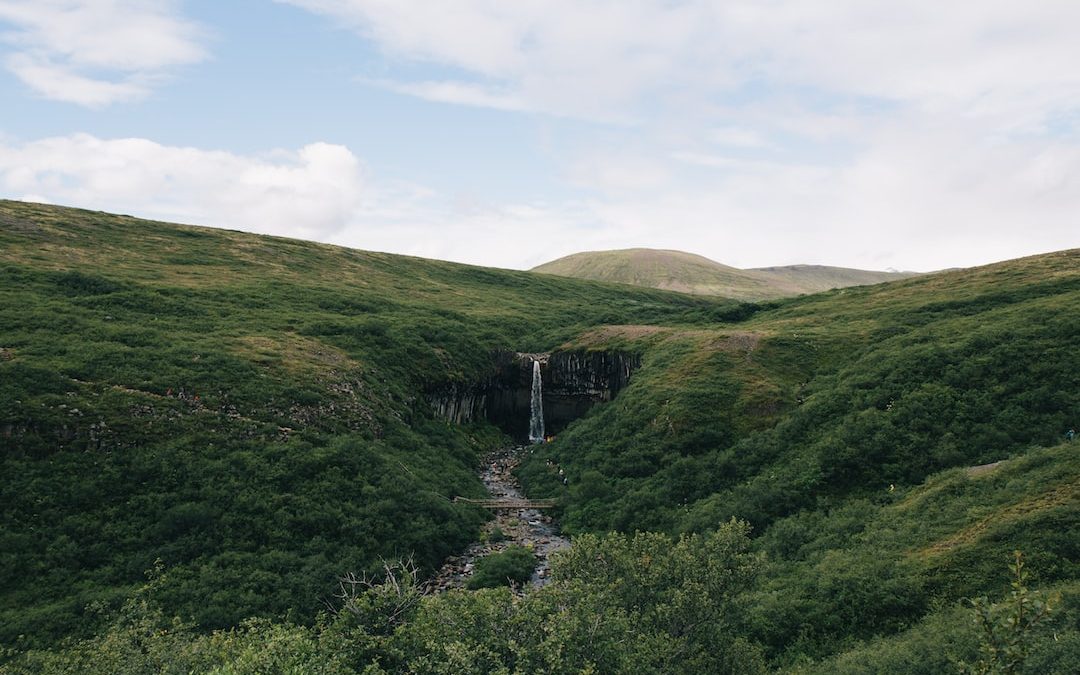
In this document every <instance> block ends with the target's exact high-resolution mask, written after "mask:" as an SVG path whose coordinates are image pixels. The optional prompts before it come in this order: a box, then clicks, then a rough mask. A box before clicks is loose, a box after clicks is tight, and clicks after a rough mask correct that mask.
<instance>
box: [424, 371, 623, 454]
mask: <svg viewBox="0 0 1080 675" xmlns="http://www.w3.org/2000/svg"><path fill="white" fill-rule="evenodd" d="M533 361H539V362H540V374H541V378H542V380H543V390H544V422H545V426H546V429H547V432H548V433H549V434H557V433H558V432H559V431H561V430H562V429H564V428H566V425H567V424H569V423H570V422H572V421H573V420H575V419H577V418H579V417H581V416H582V415H584V414H585V412H586V411H588V409H589V408H591V407H592V406H594V405H596V404H597V403H602V402H605V401H610V400H611V399H613V398H614V397H615V395H616V394H618V392H619V390H620V389H622V388H623V387H625V386H626V385H627V383H628V382H629V381H630V376H631V374H632V373H633V371H634V370H635V369H636V368H637V367H638V366H640V365H641V357H640V356H639V355H637V354H631V353H627V352H614V351H585V350H574V351H556V352H550V353H546V352H545V353H532V354H530V353H523V352H502V351H500V352H495V353H494V354H493V355H492V368H491V371H490V372H489V375H488V376H487V377H484V378H482V379H481V380H479V381H476V382H472V383H447V384H444V385H441V386H437V387H434V388H432V389H431V390H430V391H429V392H428V395H427V400H428V402H429V403H430V405H431V407H432V409H433V410H434V411H435V412H436V414H438V415H440V416H442V417H445V418H446V419H448V420H451V421H453V422H456V423H459V424H463V423H468V422H472V421H476V420H481V419H486V420H488V421H490V422H492V423H493V424H495V425H497V426H498V427H500V428H501V429H502V430H503V431H505V432H506V433H508V434H510V435H511V436H513V437H514V438H518V439H524V438H526V437H527V436H528V431H529V399H530V396H531V389H532V363H533Z"/></svg>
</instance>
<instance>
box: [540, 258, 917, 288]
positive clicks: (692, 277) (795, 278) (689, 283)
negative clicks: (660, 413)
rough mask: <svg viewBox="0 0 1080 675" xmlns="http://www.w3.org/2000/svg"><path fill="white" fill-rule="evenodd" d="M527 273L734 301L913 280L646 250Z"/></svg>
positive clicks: (896, 275)
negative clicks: (740, 265)
mask: <svg viewBox="0 0 1080 675" xmlns="http://www.w3.org/2000/svg"><path fill="white" fill-rule="evenodd" d="M532 271H533V272H540V273H543V274H554V275H557V276H563V277H574V278H576V279H591V280H593V281H610V282H615V283H620V284H630V285H633V286H646V287H649V288H661V289H665V290H671V291H679V292H680V293H691V294H694V295H715V296H720V297H725V298H735V299H739V300H766V299H772V298H782V297H788V296H793V295H802V294H804V293H817V292H820V291H827V290H830V289H832V288H844V287H847V286H862V285H866V284H878V283H882V282H886V281H896V280H898V279H904V278H907V277H910V276H914V274H913V273H909V272H871V271H867V270H856V269H848V268H844V267H828V266H825V265H790V266H784V267H761V268H755V269H745V270H741V269H737V268H735V267H729V266H727V265H722V264H720V263H718V262H715V261H713V260H709V259H708V258H705V257H702V256H699V255H694V254H692V253H684V252H682V251H664V250H656V249H648V248H631V249H625V250H619V251H589V252H585V253H575V254H573V255H569V256H566V257H564V258H559V259H558V260H553V261H551V262H548V263H544V264H543V265H538V266H537V267H534V268H533V269H532Z"/></svg>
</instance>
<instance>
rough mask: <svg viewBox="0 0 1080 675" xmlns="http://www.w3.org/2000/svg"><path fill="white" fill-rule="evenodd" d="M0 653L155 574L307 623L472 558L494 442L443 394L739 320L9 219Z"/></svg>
mask: <svg viewBox="0 0 1080 675" xmlns="http://www.w3.org/2000/svg"><path fill="white" fill-rule="evenodd" d="M0 279H2V282H0V349H2V352H0V401H3V405H2V406H0V447H2V449H3V453H2V456H0V463H2V465H0V475H3V476H4V480H3V482H2V483H0V505H2V506H0V563H2V564H0V626H2V627H3V628H2V629H0V642H10V640H12V639H13V638H14V636H16V635H18V634H27V635H29V636H31V638H32V639H34V640H38V641H47V640H49V639H50V638H51V637H52V636H56V635H60V634H65V633H68V632H71V631H73V630H79V629H82V630H88V629H91V628H92V627H93V622H89V621H84V620H83V619H82V618H81V615H82V614H83V608H84V607H86V606H87V605H88V604H89V603H91V602H92V601H104V602H106V603H114V602H116V599H117V598H119V597H120V596H122V595H123V594H124V593H126V591H127V590H128V589H130V588H131V587H132V585H134V584H137V583H139V582H140V581H141V580H142V579H143V572H144V571H145V570H147V569H149V568H151V567H152V566H153V565H154V562H155V559H158V558H160V559H161V560H162V561H163V562H164V563H165V564H166V565H167V567H168V569H169V575H170V579H171V583H170V585H169V586H168V589H167V592H166V596H167V597H168V598H169V599H170V604H169V606H168V607H167V609H168V611H170V612H174V611H175V612H178V613H181V614H184V615H194V616H195V617H196V618H197V619H198V620H199V621H200V622H201V623H202V624H203V625H207V626H225V625H231V624H232V623H235V622H236V621H237V620H239V619H240V618H242V617H245V616H248V615H253V614H260V615H278V614H281V613H283V612H285V611H286V610H291V611H293V612H294V614H295V616H297V617H298V618H305V617H310V616H311V615H312V614H313V612H314V611H315V610H316V609H318V608H319V606H320V602H319V598H320V597H326V596H327V595H328V593H329V592H330V591H331V590H332V589H333V582H334V579H335V577H336V575H338V574H341V573H343V572H345V571H347V570H357V569H366V568H368V567H370V566H372V565H374V564H375V563H376V562H377V559H378V557H379V556H397V555H403V554H409V553H413V554H415V555H416V557H417V560H418V562H420V563H421V564H422V565H424V566H426V567H429V568H430V567H431V566H433V565H435V564H437V563H438V562H439V561H440V560H441V558H442V557H444V556H445V555H446V554H447V553H448V552H449V551H451V550H452V549H455V548H460V547H461V546H462V545H463V544H464V543H465V542H467V541H469V540H471V539H472V538H473V537H474V535H475V532H476V528H477V527H478V525H479V522H480V521H479V519H480V516H479V515H478V514H477V513H475V512H474V511H471V510H469V509H467V508H463V507H458V506H454V505H451V504H450V503H448V502H447V501H446V498H445V496H451V495H455V494H478V493H479V492H480V491H481V490H482V487H481V485H480V484H479V481H478V480H477V478H476V476H475V473H474V470H473V468H474V463H475V461H476V452H477V450H476V447H477V443H475V442H472V441H470V438H469V437H468V436H467V435H466V434H465V433H463V431H462V430H460V429H456V428H453V427H451V426H450V425H447V424H445V423H441V422H437V421H433V420H432V419H430V416H429V413H428V412H427V410H426V406H425V404H424V402H423V398H422V393H423V391H424V389H425V387H426V386H428V385H430V384H431V383H438V382H443V381H447V380H468V379H470V378H472V377H475V376H476V375H477V374H478V373H479V372H480V371H481V370H482V369H483V367H484V366H485V364H486V363H487V362H488V356H487V355H488V351H489V350H490V349H493V348H512V349H521V350H539V349H544V348H548V347H550V346H552V345H554V344H558V343H559V342H561V341H563V340H565V339H566V338H568V337H570V336H572V335H574V334H576V333H578V332H580V331H581V330H582V329H583V328H585V327H588V326H592V325H596V324H600V323H606V322H615V323H619V322H626V321H629V320H634V321H638V320H641V317H645V319H644V320H646V321H648V320H650V318H649V317H651V318H652V320H656V321H662V322H665V323H670V322H676V323H683V322H689V323H691V324H692V323H695V322H697V323H701V322H707V321H712V320H715V318H716V316H718V315H720V314H723V313H724V312H726V311H729V310H730V308H731V307H732V305H731V303H727V304H725V303H722V302H717V301H711V300H708V299H699V298H691V297H688V296H681V295H677V294H669V293H663V292H659V291H651V290H645V289H642V290H634V289H627V288H625V287H616V286H600V285H597V284H591V283H586V282H581V281H576V280H570V279H558V278H554V277H541V276H537V275H530V274H526V273H521V272H506V271H499V270H489V269H483V268H477V267H468V266H464V265H455V264H450V263H441V262H434V261H429V260H422V259H417V258H407V257H402V256H392V255H384V254H378V253H365V252H360V251H351V250H347V249H341V248H336V247H330V246H322V245H318V244H312V243H306V242H300V241H293V240H286V239H278V238H271V237H262V236H256V235H250V234H242V233H238V232H228V231H221V230H211V229H203V228H194V227H183V226H174V225H167V224H161V223H149V222H145V221H140V220H137V219H133V218H128V217H122V216H111V215H107V214H101V213H93V212H88V211H79V210H74V209H63V208H56V207H46V206H39V205H32V204H23V203H17V202H0Z"/></svg>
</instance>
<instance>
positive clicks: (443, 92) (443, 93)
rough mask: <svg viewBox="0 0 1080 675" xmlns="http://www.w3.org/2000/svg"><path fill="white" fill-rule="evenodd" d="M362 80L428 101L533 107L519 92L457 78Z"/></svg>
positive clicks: (507, 107)
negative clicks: (445, 79)
mask: <svg viewBox="0 0 1080 675" xmlns="http://www.w3.org/2000/svg"><path fill="white" fill-rule="evenodd" d="M358 81H359V82H362V83H364V84H371V85H374V86H377V87H382V88H385V89H389V90H391V91H396V92H398V93H400V94H408V95H410V96H416V97H417V98H422V99H426V100H428V101H437V102H440V103H457V104H459V105H470V106H476V107H480V108H494V109H496V110H512V111H526V110H529V106H528V105H527V104H526V103H525V102H524V101H523V100H522V99H521V97H520V96H519V95H517V94H514V93H511V92H506V91H498V90H495V89H491V88H490V87H485V86H482V85H476V84H472V83H469V82H454V81H449V80H447V81H428V82H395V81H393V80H378V79H371V78H358Z"/></svg>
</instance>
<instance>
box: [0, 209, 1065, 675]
mask: <svg viewBox="0 0 1080 675" xmlns="http://www.w3.org/2000/svg"><path fill="white" fill-rule="evenodd" d="M0 280H2V283H0V449H2V454H0V476H2V477H3V479H2V481H0V505H2V506H0V645H3V646H6V647H14V648H15V649H16V652H13V653H7V654H0V664H2V662H3V661H4V660H8V661H9V662H10V664H11V666H10V667H11V670H12V672H58V671H59V672H82V671H87V670H89V671H97V672H110V668H111V667H112V666H111V665H110V664H124V667H126V668H130V669H131V670H132V671H133V672H142V671H140V668H143V667H142V666H138V665H132V664H142V663H145V664H147V665H146V666H145V668H143V670H149V671H155V672H156V671H162V670H169V669H175V670H176V671H177V672H189V671H192V670H194V671H205V670H211V669H213V668H217V667H224V668H226V669H227V670H228V669H229V668H231V669H232V670H233V671H234V672H245V671H260V672H268V671H274V670H288V668H293V669H294V670H303V671H308V670H320V669H321V670H322V671H323V672H358V671H361V670H363V669H364V667H365V666H366V665H367V664H370V663H374V662H376V661H377V662H378V663H380V664H381V667H382V668H385V669H386V670H387V671H389V672H394V671H406V670H412V671H415V672H490V671H492V670H498V669H499V668H505V669H506V670H507V672H515V670H519V671H522V672H545V671H546V672H578V671H580V670H581V669H583V668H586V667H593V668H594V670H598V671H599V672H619V671H625V672H631V671H634V669H636V672H653V671H655V672H765V671H767V670H779V671H791V672H835V671H839V672H942V670H943V669H945V670H947V669H948V668H953V667H954V665H955V664H954V662H955V661H956V660H958V659H964V660H969V661H970V660H972V659H975V658H978V648H979V640H980V637H979V635H978V634H977V632H976V631H975V630H974V628H973V626H974V623H973V622H972V621H971V618H972V617H971V615H970V610H969V609H968V608H967V606H966V605H965V604H963V599H964V598H967V597H973V596H977V595H987V596H989V597H990V599H991V600H992V601H996V602H1002V601H1006V600H1007V598H1008V591H1009V586H1008V582H1009V579H1008V574H1007V570H1006V563H1007V561H1008V559H1009V558H1010V556H1011V552H1012V551H1013V550H1014V549H1022V550H1023V551H1024V553H1025V555H1026V557H1027V560H1028V564H1029V569H1030V571H1031V574H1032V576H1031V579H1030V583H1031V585H1032V586H1033V587H1035V588H1039V589H1041V590H1044V591H1048V592H1058V593H1060V594H1061V598H1062V599H1061V601H1060V603H1059V606H1058V610H1057V611H1056V613H1055V615H1054V618H1053V623H1052V624H1050V627H1051V628H1052V631H1053V634H1054V635H1056V636H1057V637H1055V638H1053V639H1052V638H1051V637H1049V636H1050V633H1040V634H1039V635H1033V636H1032V641H1031V650H1032V653H1031V657H1030V664H1031V665H1030V668H1029V669H1028V670H1026V671H1023V672H1061V673H1065V672H1070V671H1069V670H1068V667H1069V666H1068V664H1069V663H1075V660H1074V657H1077V656H1080V631H1078V627H1080V587H1078V586H1077V584H1078V583H1080V568H1078V567H1080V565H1078V561H1080V548H1078V547H1080V537H1078V536H1077V532H1080V503H1078V500H1080V456H1078V454H1077V453H1078V449H1080V445H1078V444H1080V441H1076V442H1074V443H1062V438H1063V433H1064V431H1065V430H1066V429H1068V428H1069V427H1076V426H1078V425H1080V312H1077V308H1078V307H1080V250H1073V251H1064V252H1060V253H1054V254H1048V255H1043V256H1035V257H1031V258H1024V259H1020V260H1014V261H1008V262H1004V263H999V264H995V265H989V266H985V267H980V268H973V269H969V270H961V271H955V272H947V273H938V274H932V275H925V276H919V277H916V278H911V279H905V280H900V281H896V282H893V283H889V284H883V285H878V286H860V287H856V288H846V289H841V290H834V291H830V292H827V293H820V294H817V295H809V296H803V297H799V298H792V299H787V300H778V301H773V302H770V303H767V304H757V305H739V304H737V303H734V302H732V301H726V300H720V299H716V298H708V297H701V296H692V295H685V294H679V293H669V292H664V291H660V290H653V289H646V288H634V287H629V286H625V285H617V284H610V283H600V282H590V281H583V280H576V279H568V278H560V277H556V276H551V275H540V274H531V273H526V272H510V271H503V270H493V269H485V268H477V267H469V266H465V265H456V264H451V263H442V262H437V261H430V260H422V259H417V258H409V257H403V256H393V255H387V254H376V253H367V252H363V251H354V250H348V249H342V248H337V247H330V246H323V245H319V244H312V243H307V242H300V241H294V240H287V239H280V238H272V237H263V236H257V235H251V234H244V233H239V232H229V231H221V230H211V229H203V228H196V227H186V226H178V225H169V224H164V223H153V222H147V221H141V220H137V219H134V218H129V217H125V216H113V215H108V214H102V213H94V212H88V211H80V210H75V209H64V208H59V207H48V206H40V205H33V204H23V203H18V202H0ZM558 346H568V347H569V346H573V347H581V348H585V349H620V350H627V351H632V352H636V353H638V354H640V355H641V358H642V366H641V368H640V369H639V370H638V371H636V372H635V373H634V375H633V377H632V379H631V381H630V384H629V385H628V386H627V387H626V388H625V389H624V390H622V392H621V393H620V394H619V396H618V398H616V399H615V400H614V401H612V402H611V403H609V404H606V405H601V406H597V407H595V408H593V409H592V410H590V411H589V413H588V414H586V415H585V416H584V417H583V418H581V419H580V420H578V421H576V422H573V423H571V425H570V426H569V427H568V428H567V429H566V430H565V431H564V432H562V433H561V434H560V435H559V436H558V438H556V439H555V440H554V442H552V443H550V444H547V445H544V446H541V447H538V448H537V449H536V451H535V453H534V454H533V455H532V456H531V459H530V461H528V462H527V463H526V464H525V465H524V466H523V467H522V468H521V477H522V479H523V481H524V483H525V484H526V487H527V489H528V490H529V493H530V494H531V495H533V496H544V495H549V496H553V497H557V498H558V499H559V502H560V505H561V506H560V510H559V512H558V515H559V517H560V518H561V522H562V525H563V527H564V529H566V530H568V531H570V532H572V533H574V534H575V536H577V537H578V541H579V542H580V544H579V545H575V551H574V552H573V553H572V554H571V555H569V556H568V557H567V558H566V560H565V561H563V562H562V563H561V564H560V565H557V566H556V582H555V583H553V584H552V585H551V586H550V587H549V588H547V589H545V590H544V591H543V592H538V593H535V594H531V595H528V596H526V598H525V599H522V600H515V599H514V598H513V596H511V595H510V594H509V593H505V595H504V594H502V593H503V592H502V591H479V592H475V593H462V594H460V595H459V594H450V595H445V596H439V597H432V598H424V599H422V600H419V599H417V600H415V602H414V601H413V600H410V601H409V604H408V605H407V608H405V607H404V606H402V607H400V608H399V607H398V605H395V604H394V603H395V602H396V600H395V598H397V597H399V596H397V595H395V593H396V592H397V591H393V590H392V589H391V590H390V591H386V590H385V589H384V590H382V591H376V592H375V594H374V595H370V596H364V597H365V599H364V601H363V602H362V603H360V609H358V610H357V611H356V613H355V614H352V615H349V616H345V617H342V618H340V619H339V620H329V619H323V620H320V621H318V622H315V623H313V622H314V621H315V618H316V615H317V613H318V611H319V609H320V608H322V607H323V606H324V605H323V601H324V600H327V599H329V598H331V594H332V593H333V592H334V590H335V589H336V585H335V581H336V577H337V576H338V575H339V574H341V573H343V572H345V571H349V570H356V571H363V570H367V571H373V570H375V569H377V568H378V567H379V566H380V558H382V557H387V558H394V557H398V556H403V555H409V554H412V555H413V556H414V557H415V559H416V561H417V562H418V563H419V565H420V567H421V570H422V571H424V570H430V569H431V568H432V567H434V566H435V565H437V564H438V563H439V561H440V560H441V559H442V558H443V557H444V556H445V555H447V554H448V553H449V552H451V551H454V550H457V549H460V548H461V547H463V546H464V544H465V543H466V542H469V541H471V540H472V539H473V538H474V537H475V536H476V534H477V530H478V528H479V525H480V519H481V517H482V516H481V515H480V514H477V513H476V512H475V511H473V510H471V509H470V507H467V506H465V505H461V504H454V503H451V502H450V501H448V499H447V497H449V496H452V495H466V496H478V495H480V494H481V492H482V486H481V485H480V482H479V480H478V479H477V477H476V475H475V469H476V464H477V461H478V457H479V453H480V452H481V451H483V450H484V449H485V448H488V447H491V446H492V444H495V443H499V442H502V441H503V439H501V438H500V437H499V435H498V433H497V432H495V431H494V430H493V429H491V428H490V427H486V426H474V427H458V426H455V425H451V424H449V423H446V422H444V421H440V420H438V419H436V418H435V417H434V415H433V413H432V411H431V410H430V409H429V408H428V406H427V405H426V403H425V401H424V398H423V392H424V391H425V389H426V388H427V387H428V386H430V385H431V384H433V383H445V382H469V381H471V380H473V379H474V378H476V377H479V376H480V375H481V374H482V373H484V369H485V366H486V365H487V362H488V360H489V358H490V356H489V355H490V352H491V350H493V349H515V350H522V351H541V350H549V349H552V348H555V347H558ZM1002 460H1003V461H1002ZM998 461H1002V463H1001V464H997V465H994V466H992V467H986V468H982V469H979V470H974V471H972V470H969V469H970V468H971V467H976V466H980V465H985V464H988V463H993V462H998ZM549 462H550V463H549ZM556 467H557V468H556ZM557 469H562V470H563V473H564V474H565V476H566V477H567V482H568V484H567V485H564V484H563V481H562V480H561V478H560V477H559V474H558V473H557ZM732 518H735V519H737V520H739V521H745V522H746V523H749V525H750V526H752V529H751V530H750V532H749V537H748V536H747V531H746V527H744V526H742V525H738V524H736V525H728V524H726V523H729V521H730V519H732ZM610 530H616V531H621V532H634V531H638V530H641V531H653V532H655V533H657V534H652V535H641V536H640V537H639V538H634V539H626V538H618V537H614V538H606V539H604V538H599V539H598V538H590V537H592V535H593V534H596V533H603V532H607V531H610ZM680 535H683V536H684V539H682V540H678V541H677V540H675V539H672V537H678V536H680ZM690 535H693V536H690ZM579 546H580V548H579ZM159 561H160V563H159ZM597 561H601V562H599V563H598V562H597ZM605 561H606V562H605ZM158 564H160V565H163V566H164V567H163V569H164V572H163V573H162V574H160V575H158V576H157V577H155V579H154V580H153V581H152V582H151V583H150V584H149V585H147V584H146V583H145V577H144V572H145V571H146V570H150V569H153V568H155V566H156V565H158ZM695 598H698V599H702V600H701V602H698V601H696V600H695ZM125 601H127V604H126V605H124V603H125ZM387 603H390V604H389V605H387ZM121 605H124V607H125V608H124V609H123V610H122V611H121V613H120V614H119V615H117V614H116V611H117V610H118V609H119V608H120V607H121ZM395 608H397V609H395ZM568 608H569V609H568ZM676 608H677V609H678V611H676ZM406 609H407V611H406ZM385 612H391V615H392V616H393V617H394V618H393V621H392V622H391V623H390V624H387V623H385V617H386V616H387V614H386V613H385ZM173 616H178V617H181V619H182V620H183V621H182V622H180V623H174V622H172V620H171V617H173ZM245 617H267V618H269V619H272V621H270V622H268V621H263V622H259V621H255V622H247V623H241V621H242V620H243V619H244V618H245ZM379 617H383V618H379ZM380 621H383V623H380ZM213 629H222V630H220V631H219V632H214V633H208V631H211V630H213ZM20 636H22V637H20ZM64 638H68V642H65V643H61V640H62V639H64ZM77 638H85V640H86V641H84V642H74V641H73V640H75V639H77ZM31 648H38V649H52V650H54V651H53V652H44V651H30V652H27V653H25V654H22V655H19V654H18V652H22V651H25V650H27V649H31ZM88 664H89V665H88ZM164 664H169V665H168V667H166V665H164ZM244 664H247V665H244ZM283 664H285V665H283ZM288 664H292V665H288ZM91 665H92V666H93V667H90V666H91ZM470 668H471V669H472V670H471V671H470V670H469V669H470ZM1031 668H1037V669H1036V670H1031ZM3 669H4V666H2V665H0V670H3ZM113 670H115V668H114V669H113ZM374 672H379V671H377V670H376V671H374Z"/></svg>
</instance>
